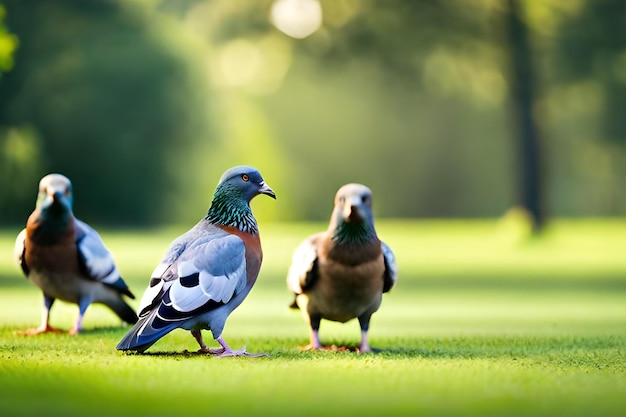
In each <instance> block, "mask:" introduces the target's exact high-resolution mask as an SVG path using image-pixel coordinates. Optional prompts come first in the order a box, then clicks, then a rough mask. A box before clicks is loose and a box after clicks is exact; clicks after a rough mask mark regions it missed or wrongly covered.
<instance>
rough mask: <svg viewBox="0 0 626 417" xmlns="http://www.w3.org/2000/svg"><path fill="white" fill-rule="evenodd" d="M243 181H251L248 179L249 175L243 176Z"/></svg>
mask: <svg viewBox="0 0 626 417" xmlns="http://www.w3.org/2000/svg"><path fill="white" fill-rule="evenodd" d="M241 179H242V180H244V181H245V182H248V180H250V177H248V175H246V174H243V175H242V176H241Z"/></svg>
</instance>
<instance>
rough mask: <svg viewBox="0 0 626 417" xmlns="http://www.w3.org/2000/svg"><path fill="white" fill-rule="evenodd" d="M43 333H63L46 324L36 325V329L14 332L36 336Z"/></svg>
mask: <svg viewBox="0 0 626 417" xmlns="http://www.w3.org/2000/svg"><path fill="white" fill-rule="evenodd" d="M44 333H65V332H64V331H63V330H61V329H57V328H56V327H52V326H46V327H37V328H36V329H27V330H18V331H16V332H15V334H19V335H22V336H36V335H40V334H44Z"/></svg>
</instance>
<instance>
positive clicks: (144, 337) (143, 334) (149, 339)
mask: <svg viewBox="0 0 626 417" xmlns="http://www.w3.org/2000/svg"><path fill="white" fill-rule="evenodd" d="M155 314H156V311H152V312H151V314H148V315H146V316H143V317H140V318H139V320H138V321H137V323H135V325H134V326H133V327H132V328H131V329H130V330H129V331H128V332H127V333H126V335H125V336H124V337H123V338H122V340H120V342H119V343H118V344H117V347H116V349H117V350H123V351H127V350H134V351H137V352H139V353H143V352H144V351H146V350H147V349H148V348H149V347H150V346H152V345H153V344H155V343H156V342H157V341H158V340H159V339H160V338H162V337H163V336H165V335H166V334H168V333H169V332H171V331H172V330H174V329H176V328H178V327H179V326H178V324H179V323H172V324H171V325H169V326H164V327H161V328H158V329H156V328H154V327H152V320H153V318H154V315H155Z"/></svg>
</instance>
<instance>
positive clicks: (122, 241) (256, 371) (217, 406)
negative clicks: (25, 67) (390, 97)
mask: <svg viewBox="0 0 626 417" xmlns="http://www.w3.org/2000/svg"><path fill="white" fill-rule="evenodd" d="M260 225H261V234H262V235H261V237H262V240H263V245H264V251H265V260H264V264H263V267H262V269H261V274H260V276H259V280H258V281H257V286H256V287H255V288H254V289H253V291H252V293H251V294H250V296H249V298H248V299H247V300H246V301H245V302H244V304H243V305H242V306H241V307H240V308H239V309H238V310H236V311H235V312H234V313H233V315H232V316H231V318H230V319H229V321H228V322H227V324H226V329H225V332H224V337H225V339H226V340H227V341H228V342H229V344H230V345H231V346H232V347H234V348H239V347H241V346H243V345H244V344H245V345H247V349H248V351H251V352H267V353H269V355H270V357H269V358H256V359H255V358H219V359H217V358H213V357H209V356H204V355H198V354H195V353H190V352H195V351H196V349H197V345H196V343H195V341H194V339H193V338H192V337H191V335H190V334H189V333H188V332H185V331H183V330H176V331H174V332H172V333H171V334H169V335H167V336H166V337H165V338H163V339H161V340H160V341H159V342H157V344H155V345H154V346H153V347H152V348H151V349H150V350H148V352H147V354H144V355H134V354H123V353H120V352H117V351H116V350H115V345H116V344H117V342H118V341H119V339H120V338H121V337H122V336H123V335H124V333H125V330H126V329H125V328H122V327H120V323H119V321H118V320H117V319H116V318H115V316H113V314H112V313H110V312H109V311H108V310H106V309H105V308H104V307H101V306H99V305H94V306H92V307H90V309H89V310H88V312H87V315H86V317H85V321H84V327H85V329H86V330H85V332H84V333H82V334H81V335H79V336H76V337H71V336H68V335H54V334H52V335H44V336H38V337H24V336H19V335H16V334H15V331H16V330H20V329H25V328H28V327H35V326H36V325H38V324H39V320H40V304H41V294H40V292H39V291H38V290H37V289H36V288H35V287H33V286H32V285H31V284H29V283H28V282H27V281H26V280H25V279H24V278H23V277H22V276H21V272H20V271H19V268H18V267H17V266H16V265H14V264H13V262H12V258H11V257H12V247H13V242H14V238H15V235H16V234H17V232H18V230H4V231H0V413H1V414H2V415H6V416H11V417H14V416H16V417H19V416H36V415H64V416H84V415H89V416H118V417H119V416H139V415H146V416H174V417H186V416H212V415H214V416H220V417H226V416H256V415H259V416H260V415H263V416H265V415H268V416H314V415H315V416H320V417H321V416H338V415H341V416H352V415H354V416H381V417H382V416H400V415H405V416H416V415H420V414H421V415H427V416H473V415H476V416H503V415H506V416H555V415H562V416H589V415H602V416H618V415H624V414H626V256H624V252H625V249H626V221H625V220H584V221H582V220H581V221H575V220H567V221H566V220H563V221H555V222H554V223H552V224H551V227H550V228H549V230H548V231H547V233H546V234H545V236H543V237H542V238H540V239H533V240H529V241H525V240H520V239H519V238H518V237H517V229H516V227H515V224H511V223H510V222H502V221H379V222H378V223H377V228H378V232H379V234H380V236H381V237H382V238H383V240H385V241H386V242H387V243H388V244H389V245H390V246H391V247H392V248H393V249H394V250H395V253H396V256H397V260H398V264H399V268H400V278H399V281H398V284H397V286H396V287H395V288H394V289H393V290H392V291H391V292H390V293H388V294H386V295H385V296H384V299H383V304H382V307H381V309H380V311H379V312H378V313H376V314H375V315H374V317H373V319H372V325H371V330H370V342H371V344H372V346H373V347H375V348H378V349H380V350H381V352H380V353H377V354H367V355H356V354H355V353H353V352H350V351H325V352H301V350H300V346H301V345H305V344H306V343H307V342H308V330H307V327H306V325H305V323H304V321H303V319H302V317H301V316H300V314H299V312H297V311H294V310H290V309H288V307H287V306H288V304H289V303H290V301H291V297H290V294H289V292H288V291H287V289H286V285H285V273H286V270H287V268H288V265H289V261H290V257H291V252H292V250H293V249H294V247H295V246H296V244H297V243H298V242H299V241H300V240H301V239H302V238H304V237H305V236H306V235H307V234H309V233H311V232H313V231H317V230H318V229H320V228H323V227H325V225H324V224H269V225H266V224H263V222H262V220H260ZM185 229H186V228H185V227H182V228H174V227H172V228H168V229H162V230H153V231H149V230H146V231H118V230H110V231H103V232H102V233H101V234H102V236H103V238H104V239H105V242H106V243H107V245H108V246H109V248H110V249H111V250H112V251H113V252H114V254H115V256H116V259H117V260H118V264H119V268H120V270H121V272H122V273H123V275H124V278H125V279H126V281H127V283H128V284H129V285H130V287H131V289H132V290H133V291H134V292H135V294H136V295H137V297H138V298H140V297H141V295H142V293H143V289H144V287H145V286H146V285H147V281H148V277H149V275H150V273H151V272H152V269H153V268H154V267H155V266H156V264H157V263H158V261H159V260H160V257H161V255H162V254H163V252H164V251H165V249H166V248H167V246H168V245H169V243H170V242H171V241H172V240H173V238H175V237H176V236H177V235H178V234H180V233H181V232H183V231H184V230H185ZM133 305H134V306H137V305H138V300H135V301H134V302H133ZM76 312H77V309H76V307H75V306H73V305H68V304H64V303H60V302H58V303H57V305H55V307H54V308H53V310H52V324H53V325H55V326H58V327H63V328H66V329H68V328H69V327H70V326H71V324H72V322H73V320H74V318H75V316H76ZM320 335H321V338H322V342H323V343H325V344H335V345H347V346H355V345H356V344H358V341H359V329H358V323H357V322H356V321H351V322H349V323H346V324H337V323H331V322H322V327H321V331H320ZM206 338H207V339H208V340H210V339H211V338H210V336H209V334H207V335H206ZM211 345H215V343H214V342H211Z"/></svg>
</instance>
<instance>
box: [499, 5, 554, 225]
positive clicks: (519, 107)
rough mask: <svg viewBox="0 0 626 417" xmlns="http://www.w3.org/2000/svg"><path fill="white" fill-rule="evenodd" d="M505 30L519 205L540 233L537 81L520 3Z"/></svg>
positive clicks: (510, 10)
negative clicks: (534, 108) (536, 116)
mask: <svg viewBox="0 0 626 417" xmlns="http://www.w3.org/2000/svg"><path fill="white" fill-rule="evenodd" d="M506 28H507V35H508V46H509V53H510V60H511V78H510V80H511V90H512V102H513V103H512V104H513V123H514V126H515V127H516V132H515V133H516V136H517V138H516V139H517V142H518V146H517V151H518V152H519V154H518V158H517V164H518V172H519V176H518V181H519V183H518V196H517V199H518V201H517V203H518V205H520V206H521V207H523V208H524V209H525V210H526V211H527V212H528V214H529V216H530V219H531V222H532V231H533V233H535V234H537V233H539V232H540V231H541V229H542V228H543V226H544V223H545V212H544V207H543V198H542V196H543V195H542V194H543V193H542V191H543V190H542V166H541V158H540V156H541V155H540V153H541V149H540V139H539V132H538V128H537V123H536V121H535V118H534V116H533V103H534V100H535V81H534V77H533V65H532V61H533V60H532V58H533V56H532V53H531V50H530V44H529V39H528V29H527V27H526V24H525V22H524V21H523V20H522V17H521V10H520V4H519V1H518V0H508V11H507V13H506Z"/></svg>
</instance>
